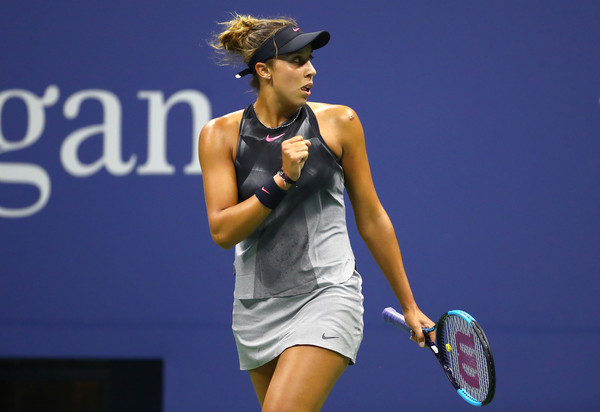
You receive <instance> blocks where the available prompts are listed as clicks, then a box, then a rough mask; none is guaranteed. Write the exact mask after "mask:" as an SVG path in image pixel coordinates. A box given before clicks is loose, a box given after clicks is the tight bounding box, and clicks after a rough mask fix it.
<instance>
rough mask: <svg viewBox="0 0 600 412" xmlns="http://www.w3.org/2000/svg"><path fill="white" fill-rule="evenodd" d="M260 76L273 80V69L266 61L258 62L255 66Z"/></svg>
mask: <svg viewBox="0 0 600 412" xmlns="http://www.w3.org/2000/svg"><path fill="white" fill-rule="evenodd" d="M254 68H255V69H256V74H257V75H258V77H262V78H263V79H265V80H271V69H270V68H269V66H267V65H266V64H265V63H261V62H259V63H256V66H254Z"/></svg>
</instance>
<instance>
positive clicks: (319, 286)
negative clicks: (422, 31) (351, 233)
mask: <svg viewBox="0 0 600 412" xmlns="http://www.w3.org/2000/svg"><path fill="white" fill-rule="evenodd" d="M222 24H223V25H224V28H225V29H224V31H223V32H221V33H220V34H219V35H218V36H217V37H216V38H215V41H214V43H213V47H215V48H216V49H217V50H218V51H220V52H222V53H224V54H226V55H227V56H229V57H236V56H237V57H239V58H241V60H242V61H243V62H244V63H245V64H246V65H247V68H246V69H244V70H243V71H241V72H240V73H238V74H237V77H238V78H239V77H244V76H246V75H250V76H251V80H250V81H251V85H252V86H253V87H254V88H255V90H256V91H257V98H256V101H255V102H254V103H252V104H250V105H249V106H248V107H246V108H245V109H243V110H239V111H236V112H233V113H230V114H227V115H225V116H222V117H219V118H216V119H213V120H211V121H210V122H209V123H207V124H206V126H205V127H204V128H203V130H202V132H201V134H200V143H199V157H200V163H201V166H202V171H203V179H204V191H205V198H206V208H207V213H208V222H209V227H210V232H211V235H212V238H213V240H214V241H215V242H216V243H217V244H218V245H219V246H221V247H223V248H226V249H228V248H231V247H234V246H235V260H234V269H235V291H234V304H233V322H232V324H233V326H232V327H233V333H234V337H235V341H236V345H237V350H238V355H239V361H240V368H241V369H242V370H248V371H249V374H250V379H251V381H252V384H253V386H254V389H255V391H256V394H257V396H258V400H259V402H260V404H261V405H262V408H263V411H278V412H281V411H289V410H294V411H317V410H320V409H321V407H322V405H323V404H324V402H325V400H326V398H327V396H328V394H329V393H330V391H331V389H332V388H333V386H334V384H335V382H336V381H337V379H338V378H339V377H340V375H341V374H342V373H343V371H344V370H345V369H346V367H347V366H348V365H349V364H350V365H351V364H353V363H354V362H355V360H356V354H357V351H358V348H359V345H360V343H361V340H362V336H363V296H362V291H361V285H362V280H361V277H360V275H359V273H358V272H357V270H356V263H355V258H354V254H353V252H352V249H351V247H350V241H349V238H348V231H347V228H346V221H345V206H344V190H347V192H348V196H349V199H350V201H351V203H352V208H353V210H354V215H355V219H356V224H357V227H358V230H359V232H360V235H361V237H362V238H363V239H364V241H365V242H366V244H367V245H368V247H369V249H370V250H371V252H372V254H373V256H374V258H375V260H376V261H377V263H378V265H379V266H380V268H381V270H382V271H383V273H384V274H385V276H386V278H387V280H388V281H389V283H390V285H391V287H392V289H393V291H394V293H395V295H396V296H397V298H398V300H399V303H400V305H401V307H402V311H403V313H404V315H405V316H406V322H407V323H408V325H410V327H411V328H412V329H413V330H415V331H416V334H415V336H414V340H416V341H417V342H418V343H419V344H420V345H421V346H424V336H423V333H422V332H421V327H430V326H432V325H433V324H434V322H432V321H431V320H430V319H429V318H428V317H427V316H425V315H424V314H423V313H422V312H421V310H420V309H419V308H418V306H417V304H416V302H415V299H414V298H413V294H412V292H411V288H410V285H409V282H408V280H407V277H406V274H405V271H404V267H403V263H402V257H401V254H400V248H399V246H398V242H397V239H396V235H395V233H394V228H393V227H392V223H391V222H390V219H389V218H388V215H387V214H386V212H385V210H384V208H383V207H382V205H381V203H380V202H379V199H378V197H377V193H376V192H375V188H374V185H373V182H372V179H371V173H370V169H369V162H368V159H367V153H366V150H365V140H364V134H363V129H362V126H361V123H360V121H359V119H358V116H357V115H356V113H355V112H354V111H353V110H352V109H351V108H349V107H346V106H341V105H331V104H324V103H308V99H309V97H310V95H311V92H312V88H313V87H314V85H315V83H314V78H315V75H316V70H315V68H314V66H313V64H312V62H311V59H312V53H313V50H316V49H319V48H321V47H323V46H325V45H326V44H327V43H328V41H329V37H330V35H329V33H328V32H326V31H318V32H312V33H304V32H303V31H302V30H300V28H299V27H298V25H297V24H296V22H295V21H294V20H292V19H289V18H278V19H257V18H253V17H251V16H241V15H237V14H236V15H234V16H233V19H232V20H231V21H228V22H226V23H222Z"/></svg>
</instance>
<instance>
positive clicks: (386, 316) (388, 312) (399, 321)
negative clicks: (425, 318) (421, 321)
mask: <svg viewBox="0 0 600 412" xmlns="http://www.w3.org/2000/svg"><path fill="white" fill-rule="evenodd" d="M381 316H383V320H384V321H385V322H387V323H391V324H392V325H394V326H396V327H397V328H400V329H402V330H403V331H404V332H406V333H410V332H411V328H410V326H408V325H407V324H406V321H405V320H404V315H402V314H400V313H398V312H396V309H394V308H385V309H384V310H383V312H382V313H381Z"/></svg>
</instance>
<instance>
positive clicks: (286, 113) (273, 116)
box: [254, 94, 300, 127]
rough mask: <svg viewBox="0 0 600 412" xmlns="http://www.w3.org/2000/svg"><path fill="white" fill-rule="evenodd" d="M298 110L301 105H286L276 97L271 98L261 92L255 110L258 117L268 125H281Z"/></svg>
mask: <svg viewBox="0 0 600 412" xmlns="http://www.w3.org/2000/svg"><path fill="white" fill-rule="evenodd" d="M298 110H300V107H297V106H285V105H282V104H281V103H280V102H278V101H277V100H276V99H274V98H271V99H269V98H266V97H264V96H263V95H260V94H259V96H258V98H257V99H256V103H254V111H255V112H256V115H257V116H258V119H259V120H260V122H261V123H262V124H264V125H265V126H267V127H278V126H281V125H282V124H283V123H285V121H286V120H287V119H289V118H290V117H291V116H292V115H294V114H295V113H296V112H297V111H298Z"/></svg>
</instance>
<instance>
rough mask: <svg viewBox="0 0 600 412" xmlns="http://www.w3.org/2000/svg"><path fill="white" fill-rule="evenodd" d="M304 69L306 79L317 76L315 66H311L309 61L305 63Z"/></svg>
mask: <svg viewBox="0 0 600 412" xmlns="http://www.w3.org/2000/svg"><path fill="white" fill-rule="evenodd" d="M306 68H307V72H306V77H308V78H313V77H314V76H315V75H316V74H317V70H316V69H315V66H313V64H312V62H311V61H310V60H309V61H307V62H306Z"/></svg>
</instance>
